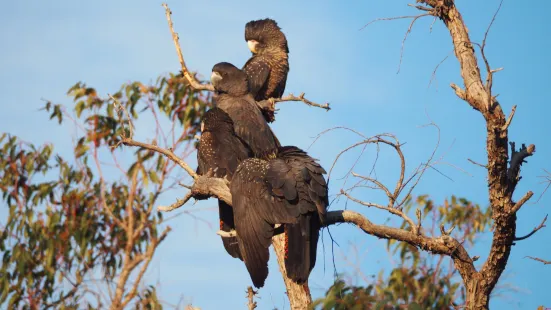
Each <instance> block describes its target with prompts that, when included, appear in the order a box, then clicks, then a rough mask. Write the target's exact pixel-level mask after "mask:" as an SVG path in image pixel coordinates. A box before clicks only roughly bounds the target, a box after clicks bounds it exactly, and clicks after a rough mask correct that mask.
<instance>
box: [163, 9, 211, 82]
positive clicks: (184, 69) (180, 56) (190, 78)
mask: <svg viewBox="0 0 551 310" xmlns="http://www.w3.org/2000/svg"><path fill="white" fill-rule="evenodd" d="M162 6H163V7H164V8H165V14H166V20H167V22H168V28H170V33H171V34H172V41H174V46H175V47H176V53H177V54H178V60H180V66H182V74H183V75H184V77H185V78H186V80H187V81H188V82H189V84H190V85H191V87H193V88H195V89H197V90H208V91H214V87H212V85H210V84H201V83H199V81H197V79H195V76H194V75H192V74H191V73H190V72H189V70H188V68H187V67H186V63H185V61H184V55H183V54H182V49H181V48H180V43H179V42H178V41H179V36H178V34H177V33H176V32H175V31H174V24H173V23H172V18H171V17H170V16H171V15H172V11H170V8H168V5H167V4H166V3H163V4H162Z"/></svg>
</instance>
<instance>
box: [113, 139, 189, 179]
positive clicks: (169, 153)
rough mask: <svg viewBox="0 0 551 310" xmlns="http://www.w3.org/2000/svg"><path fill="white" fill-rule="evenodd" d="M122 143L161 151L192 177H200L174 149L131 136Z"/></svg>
mask: <svg viewBox="0 0 551 310" xmlns="http://www.w3.org/2000/svg"><path fill="white" fill-rule="evenodd" d="M122 143H123V144H124V145H129V146H137V147H141V148H144V149H148V150H152V151H155V152H157V153H161V154H163V155H165V156H166V157H168V159H170V160H172V161H173V162H175V163H176V164H178V165H179V166H180V167H182V168H183V169H184V170H185V171H186V172H187V173H188V174H189V175H190V176H191V177H192V178H194V179H197V178H198V175H197V173H195V171H194V170H193V169H191V167H190V166H189V165H188V164H187V163H186V162H185V161H183V160H182V159H180V158H179V157H178V156H176V154H174V152H173V151H172V149H164V148H162V147H159V146H157V145H153V144H148V143H143V142H138V141H135V140H132V139H130V138H122Z"/></svg>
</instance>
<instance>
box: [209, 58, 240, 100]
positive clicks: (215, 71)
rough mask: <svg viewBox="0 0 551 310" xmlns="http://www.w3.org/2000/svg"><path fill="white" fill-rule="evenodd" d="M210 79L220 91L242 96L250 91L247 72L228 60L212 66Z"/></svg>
mask: <svg viewBox="0 0 551 310" xmlns="http://www.w3.org/2000/svg"><path fill="white" fill-rule="evenodd" d="M210 81H211V83H212V86H214V89H215V90H216V91H217V92H219V93H226V94H230V95H235V96H241V95H245V94H247V93H248V92H249V82H248V80H247V74H246V73H245V72H243V71H241V70H240V69H239V68H237V67H236V66H234V65H232V64H230V63H228V62H220V63H217V64H216V65H214V67H212V74H211V76H210Z"/></svg>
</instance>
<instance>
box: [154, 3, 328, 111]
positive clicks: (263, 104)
mask: <svg viewBox="0 0 551 310" xmlns="http://www.w3.org/2000/svg"><path fill="white" fill-rule="evenodd" d="M162 6H163V7H164V8H165V15H166V20H167V22H168V28H169V29H170V34H171V35H172V41H174V47H175V48H176V53H177V54H178V60H179V61H180V66H181V71H182V75H183V76H184V78H185V79H186V80H187V81H188V83H189V84H190V86H191V87H193V88H194V89H196V90H205V91H211V92H213V91H214V87H213V86H212V85H211V84H210V83H205V84H202V83H200V82H199V81H198V80H197V79H196V78H195V75H194V74H192V73H190V71H189V70H188V68H187V66H186V63H185V61H184V55H183V54H182V48H181V47H180V42H179V38H180V37H179V36H178V33H177V32H176V31H174V23H173V22H172V17H171V15H172V11H171V10H170V8H169V7H168V5H167V4H166V3H163V4H162ZM270 101H272V102H273V103H277V102H286V101H301V102H303V103H305V104H307V105H309V106H312V107H318V108H322V109H325V110H327V111H329V110H330V109H331V108H330V107H329V103H324V104H319V103H315V102H313V101H310V100H308V99H306V98H304V93H302V94H300V95H299V96H298V97H297V96H294V95H293V94H289V95H287V96H283V97H281V98H270V99H269V100H264V101H263V102H260V103H259V106H260V107H261V108H262V109H267V110H270V111H274V107H273V104H271V103H270Z"/></svg>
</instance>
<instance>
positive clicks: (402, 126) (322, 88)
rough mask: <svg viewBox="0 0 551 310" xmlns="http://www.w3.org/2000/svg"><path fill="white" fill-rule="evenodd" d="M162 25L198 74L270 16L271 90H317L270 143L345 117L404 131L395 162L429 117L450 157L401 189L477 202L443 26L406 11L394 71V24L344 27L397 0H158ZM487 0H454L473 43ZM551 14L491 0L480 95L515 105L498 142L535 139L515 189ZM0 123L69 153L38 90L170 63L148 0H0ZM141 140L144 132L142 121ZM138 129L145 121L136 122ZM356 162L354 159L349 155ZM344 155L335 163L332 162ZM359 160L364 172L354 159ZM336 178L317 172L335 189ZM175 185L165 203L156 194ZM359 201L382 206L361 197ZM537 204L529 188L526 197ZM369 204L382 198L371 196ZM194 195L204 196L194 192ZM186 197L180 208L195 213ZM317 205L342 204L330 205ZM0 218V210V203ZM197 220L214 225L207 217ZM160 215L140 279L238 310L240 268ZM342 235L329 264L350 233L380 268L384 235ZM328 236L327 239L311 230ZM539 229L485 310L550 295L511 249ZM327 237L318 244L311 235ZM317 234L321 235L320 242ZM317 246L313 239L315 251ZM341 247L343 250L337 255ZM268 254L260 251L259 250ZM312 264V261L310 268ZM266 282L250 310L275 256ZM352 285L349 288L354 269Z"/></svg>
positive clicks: (539, 274)
mask: <svg viewBox="0 0 551 310" xmlns="http://www.w3.org/2000/svg"><path fill="white" fill-rule="evenodd" d="M168 4H169V6H170V7H171V9H172V11H173V13H174V14H173V20H174V23H175V27H176V30H177V31H178V32H179V34H180V38H181V44H182V49H183V52H184V56H185V58H186V60H187V65H188V67H189V68H190V69H192V70H197V71H198V72H200V73H201V74H203V76H208V74H209V73H210V69H211V67H212V65H214V64H215V63H217V62H220V61H229V62H232V63H234V64H236V65H238V66H241V65H242V64H243V63H244V62H245V61H246V60H247V58H248V57H249V52H248V50H247V48H246V43H245V41H244V39H243V27H244V24H245V23H246V22H247V21H249V20H252V19H258V18H264V17H271V18H274V19H276V20H277V21H278V23H279V25H280V26H281V27H282V28H283V31H284V32H285V33H286V35H287V39H288V41H289V47H290V64H291V71H290V73H289V78H288V82H287V89H286V92H287V93H289V92H292V93H295V94H297V93H300V92H303V91H304V92H306V94H307V96H308V97H309V98H310V99H312V100H314V101H320V102H322V101H329V102H331V105H332V108H333V109H332V110H331V111H330V112H324V111H322V110H318V109H312V108H308V107H306V106H304V105H303V104H301V103H291V102H287V103H282V104H281V105H280V108H281V111H280V112H279V114H278V121H277V122H276V123H275V124H274V126H273V127H274V131H275V132H276V134H277V135H278V137H279V138H280V140H281V141H282V142H283V143H284V144H288V145H297V146H300V147H302V148H307V147H308V146H309V145H310V143H311V142H312V138H313V137H314V136H315V135H316V134H318V133H319V132H321V131H322V130H324V129H327V128H331V127H334V126H341V125H345V126H348V127H351V128H354V129H357V130H359V131H361V132H363V133H364V134H366V135H374V134H377V133H383V132H391V133H393V134H396V135H397V136H398V137H399V139H400V141H402V142H407V145H406V146H405V150H404V151H405V152H406V156H407V158H408V162H409V169H410V170H409V171H411V169H413V168H414V167H415V166H416V165H417V164H419V163H420V162H421V161H423V160H426V158H427V157H428V156H429V155H430V153H431V152H432V149H433V147H434V145H435V143H436V139H437V135H436V132H435V131H434V130H432V129H430V128H421V127H420V126H421V125H423V124H426V123H428V122H429V119H428V117H427V115H428V116H430V118H431V119H432V120H433V121H434V122H435V123H437V124H438V125H439V126H440V129H441V142H440V149H439V151H438V153H437V155H438V156H441V155H443V154H444V153H445V155H446V156H445V161H446V162H448V163H451V164H453V165H456V166H459V167H461V168H462V169H464V170H466V171H467V172H468V174H466V173H463V172H460V171H458V170H456V169H453V168H451V167H449V166H445V165H443V166H440V167H439V169H440V170H441V171H442V172H444V173H445V174H446V175H447V176H449V177H450V178H451V179H452V180H450V179H448V178H445V177H443V176H441V175H440V174H438V173H436V172H433V171H429V172H428V173H427V174H426V177H425V178H424V179H423V181H422V182H421V183H420V185H419V186H418V187H417V189H416V190H415V192H414V194H425V193H428V194H430V195H431V197H432V198H433V199H435V200H436V201H437V202H441V201H443V199H444V198H445V197H449V196H450V195H452V194H455V195H458V196H464V197H467V198H469V199H471V200H473V201H474V202H476V203H480V204H482V205H486V204H487V200H488V198H487V189H486V188H487V187H486V182H485V181H486V180H485V177H486V175H485V171H484V170H483V169H482V168H480V167H477V166H474V165H472V164H470V163H469V162H468V161H467V158H471V159H473V160H475V161H478V162H484V161H485V149H484V147H485V127H484V122H483V119H482V117H481V116H480V115H479V114H478V113H477V112H476V111H474V110H472V109H471V108H470V107H469V106H468V105H467V104H466V103H464V102H462V101H460V100H459V99H457V98H456V96H455V95H454V94H453V92H452V91H451V89H450V88H449V87H448V85H449V83H450V82H454V83H457V84H460V85H461V84H462V81H461V78H460V76H459V72H458V63H457V60H456V59H455V58H454V56H453V54H452V53H451V52H452V45H451V40H450V38H449V34H448V33H447V30H446V29H445V27H444V26H443V25H442V24H441V23H440V22H439V21H437V22H436V23H435V24H434V26H433V27H432V32H430V27H431V23H432V19H430V18H425V19H421V20H419V21H418V22H417V23H416V25H415V26H414V28H413V31H412V33H411V34H410V35H409V37H408V39H407V41H406V45H405V49H404V55H403V61H402V67H401V71H400V73H399V74H396V72H397V69H398V65H399V59H400V48H401V44H402V39H403V36H404V33H405V32H406V30H407V27H408V25H409V20H397V21H381V22H378V23H374V24H372V25H371V26H369V27H368V28H367V29H365V30H362V31H359V28H361V27H362V26H363V25H364V24H366V23H367V22H369V21H370V20H373V19H375V18H379V17H390V16H399V15H412V14H416V13H417V12H416V11H415V10H414V9H411V8H409V7H407V1H379V2H375V1H347V3H346V5H343V4H342V2H340V3H337V2H336V1H333V2H330V1H316V2H313V1H302V2H300V3H299V2H292V1H278V2H275V1H272V2H260V1H241V2H239V4H237V3H236V2H235V1H233V2H230V1H195V2H191V1H172V2H168ZM498 4H499V1H497V0H487V1H473V0H470V1H459V2H458V6H459V8H460V10H461V12H462V13H463V17H464V20H465V22H466V24H467V26H468V28H469V31H470V34H471V38H472V39H473V40H474V41H476V42H480V41H481V40H482V38H483V35H484V32H485V30H486V27H487V25H488V24H489V22H490V20H491V18H492V15H493V13H494V11H495V9H496V8H497V6H498ZM549 9H551V4H549V2H548V1H544V0H538V1H532V2H530V5H526V4H523V3H522V2H518V1H517V2H513V1H505V2H504V4H503V7H502V10H501V13H500V15H499V16H498V18H497V20H496V22H495V24H494V26H493V28H492V30H491V32H490V36H489V39H488V47H487V52H486V54H487V56H488V58H489V60H490V63H491V65H492V66H493V67H494V68H496V67H504V70H503V71H502V72H499V73H497V74H496V76H495V79H494V92H495V93H498V94H500V96H499V100H500V102H501V104H502V106H503V109H504V110H505V111H506V113H507V114H508V113H509V111H510V109H511V107H512V106H513V105H514V104H516V105H518V108H517V112H516V115H515V118H514V121H513V123H512V125H511V127H510V138H511V139H512V140H513V141H516V142H517V143H518V144H520V143H527V144H529V143H534V144H536V146H537V152H536V154H535V156H533V157H531V158H530V159H529V163H528V164H526V165H524V166H523V173H522V175H523V179H522V181H521V182H520V184H519V186H518V189H517V192H516V198H519V197H520V196H521V195H523V194H524V193H525V192H526V191H527V190H529V189H530V190H533V191H534V192H535V194H536V195H535V197H536V198H537V197H539V195H540V194H541V192H542V191H543V189H544V188H545V185H544V184H540V183H539V182H540V178H538V176H541V175H543V174H544V172H543V170H542V169H548V170H550V169H551V164H550V163H549V162H548V161H547V159H548V158H549V155H550V154H551V143H549V138H548V134H549V133H550V129H551V128H550V127H551V124H550V123H549V122H548V115H549V114H550V112H551V108H549V104H548V103H547V101H548V98H547V96H546V95H545V89H547V87H548V83H549V81H550V80H549V78H548V72H549V71H550V69H551V60H550V59H549V56H545V55H550V49H551V40H549V38H550V36H551V26H550V25H549V24H548V23H544V22H543V21H544V20H546V19H547V13H546V12H548V11H549ZM0 26H1V27H0V42H1V43H0V44H1V46H2V48H0V102H1V105H2V108H3V113H1V115H0V131H1V132H10V133H12V134H15V135H17V136H20V137H21V138H23V139H25V140H27V141H31V142H34V143H37V144H41V143H44V142H52V143H54V145H55V147H56V150H57V152H60V153H62V154H67V155H68V154H70V152H71V135H72V133H73V131H71V128H70V127H67V126H61V127H60V126H56V125H54V124H53V123H52V122H48V121H47V120H46V117H44V115H43V112H39V111H38V108H40V107H41V106H42V105H43V102H42V101H41V98H47V99H49V100H53V101H55V102H57V103H65V104H67V105H68V106H70V105H71V101H70V100H69V98H67V97H66V95H65V93H66V91H67V89H68V88H69V87H70V86H72V85H73V84H74V83H75V82H77V81H83V82H86V83H87V84H88V85H90V86H93V87H95V88H96V89H97V90H98V91H99V93H100V94H104V95H106V94H107V93H108V92H114V91H116V90H117V89H118V88H119V87H120V85H121V84H122V83H124V82H129V81H135V80H138V81H142V82H150V81H153V80H154V79H155V78H156V77H157V76H159V75H160V74H165V73H167V72H174V71H176V70H178V68H179V64H178V59H177V57H176V53H175V51H174V46H173V43H172V40H171V38H170V34H169V32H168V28H167V25H166V20H165V16H164V10H163V8H162V7H161V2H160V1H132V2H130V1H119V2H116V3H115V2H111V1H105V0H102V1H95V2H76V1H55V2H38V1H34V2H22V1H11V2H6V3H3V5H2V10H0ZM448 55H449V57H448V59H447V60H446V61H445V62H443V64H442V65H440V67H439V69H438V71H437V73H436V77H435V81H433V83H432V85H431V86H430V87H428V84H429V81H430V79H431V76H432V73H433V70H434V68H435V66H436V65H437V64H438V63H440V61H441V60H442V59H444V58H445V57H446V56H448ZM142 130H143V132H144V138H147V130H148V128H144V129H142ZM150 130H153V127H151V128H150ZM356 140H357V139H356V138H355V137H354V136H353V135H351V134H346V133H342V132H339V133H331V134H328V135H327V136H325V137H324V138H323V139H322V140H320V141H319V142H317V143H316V144H315V145H314V146H313V147H312V148H311V149H310V150H309V151H310V153H311V154H312V156H314V157H316V158H320V160H321V163H322V164H323V165H324V166H325V167H327V168H328V167H330V165H331V163H332V161H333V159H334V158H335V156H336V154H337V153H338V152H339V150H341V149H343V148H344V147H346V146H348V145H350V144H351V143H353V142H355V141H356ZM374 152H375V149H368V151H367V152H366V157H365V158H364V159H363V160H362V164H361V165H360V167H358V169H362V168H364V169H369V168H368V167H370V162H369V160H370V159H372V158H373V156H374ZM353 159H354V158H353V157H348V158H347V159H346V160H345V161H343V162H342V163H340V164H339V165H338V166H337V168H336V170H335V175H336V176H337V177H340V176H342V175H343V174H344V173H345V171H346V169H347V168H348V167H349V166H350V164H351V162H350V161H351V160H353ZM364 160H365V162H364ZM347 161H348V162H347ZM396 165H397V162H396V158H395V156H394V155H390V153H382V156H381V158H380V159H379V166H378V168H377V175H378V176H379V177H380V178H381V180H383V181H386V182H392V181H394V180H395V175H396V173H397V169H396ZM364 171H365V170H364ZM338 185H339V181H336V182H334V183H332V186H333V187H332V188H331V192H332V193H335V192H337V191H338V189H339V188H340V187H338ZM549 195H551V192H550V193H548V194H546V195H545V196H543V198H542V199H541V200H540V201H539V202H538V203H537V204H533V203H528V204H527V205H525V206H524V207H523V209H522V211H520V213H519V216H518V217H519V219H518V232H519V234H524V233H528V232H529V231H530V230H531V229H533V227H535V226H536V225H537V224H539V222H540V221H541V219H542V218H543V216H545V214H547V212H549V211H548V208H549V206H548V205H549V204H550V203H551V197H550V196H549ZM175 197H176V196H175V194H173V195H168V196H167V197H165V198H164V199H166V200H165V201H166V202H170V201H172V200H173V199H174V198H175ZM358 197H360V198H364V199H369V200H375V201H381V199H382V197H381V196H380V195H378V194H375V193H371V192H368V193H362V194H358ZM535 200H536V199H533V200H532V202H534V201H535ZM382 202H384V201H382ZM198 206H204V207H214V206H215V202H214V201H209V202H206V203H201V204H198ZM198 206H196V207H192V206H187V207H186V208H190V209H191V208H198ZM348 207H349V208H353V209H354V210H358V211H361V212H362V213H364V214H365V215H366V216H368V217H369V218H370V219H371V220H373V221H374V222H377V223H384V222H385V221H386V219H387V218H388V216H387V215H386V214H383V213H380V212H375V211H374V210H372V209H365V208H363V207H358V206H354V205H353V204H352V203H348ZM331 208H332V209H341V208H344V200H341V202H340V203H338V204H336V205H333V206H332V207H331ZM0 214H5V213H4V210H0ZM201 216H203V217H204V218H206V219H208V221H209V222H210V223H212V224H213V225H214V226H213V227H215V226H216V225H215V224H216V213H215V212H212V211H204V212H202V213H201ZM170 225H171V226H172V227H173V228H174V232H172V233H171V235H170V236H169V238H168V240H167V241H166V242H165V243H164V244H163V245H162V246H161V249H160V250H159V252H158V253H157V255H156V257H155V262H154V263H153V264H152V266H151V268H150V270H149V272H148V273H147V281H149V282H150V283H157V285H158V289H159V291H160V294H161V296H162V297H163V299H164V300H166V301H168V302H170V303H176V302H177V301H178V299H179V298H180V296H182V295H183V296H184V298H185V300H186V301H187V302H193V304H194V305H196V306H199V307H202V309H221V308H224V309H240V308H243V307H244V303H245V298H244V296H245V295H244V291H245V289H246V287H247V286H248V285H250V280H249V277H248V275H247V273H246V271H245V268H244V266H243V265H242V263H240V262H239V261H237V260H235V259H231V258H230V257H229V256H227V255H226V254H225V252H224V249H223V247H222V246H221V243H220V240H219V238H218V236H216V235H215V234H214V232H215V230H214V228H213V227H209V226H207V225H204V224H202V223H200V222H197V221H195V220H193V219H192V218H191V217H186V216H181V217H179V218H177V219H175V220H173V221H171V223H170ZM332 233H333V235H334V236H335V237H336V240H337V241H338V242H339V244H340V245H341V247H340V249H337V251H336V264H337V268H338V271H339V272H349V273H353V271H352V270H351V269H350V268H348V267H347V264H346V262H345V261H344V260H343V259H342V255H341V253H343V254H345V255H346V254H350V253H351V250H350V246H349V245H350V244H354V243H355V244H357V246H358V248H359V250H360V252H364V253H367V254H365V255H363V260H362V261H361V262H360V263H361V270H362V272H363V273H365V274H367V275H373V274H377V273H378V272H379V270H381V269H382V268H386V269H388V268H390V267H391V266H392V264H391V262H389V259H388V255H387V253H386V251H385V248H384V244H385V243H384V241H382V240H377V239H376V238H373V237H371V236H367V235H364V234H360V233H358V232H357V231H356V230H355V229H353V228H352V227H347V226H343V225H341V226H339V227H334V228H332ZM325 236H326V237H327V234H325ZM550 238H551V230H549V229H544V230H542V231H540V232H538V233H537V234H536V235H535V236H533V237H532V238H530V239H528V240H526V241H521V242H518V243H517V245H516V246H514V248H513V251H512V254H511V258H510V261H509V265H508V268H507V270H506V272H505V274H504V276H503V277H502V279H501V282H500V285H502V286H503V287H505V286H510V285H513V286H514V288H515V289H514V290H513V291H512V290H502V291H501V295H500V296H498V297H496V298H494V299H493V300H492V304H491V305H492V308H496V309H534V308H536V307H537V306H538V305H542V304H544V305H546V306H548V307H549V306H551V296H550V295H549V294H548V289H546V288H545V287H548V279H549V278H551V268H550V267H545V266H543V265H541V264H539V263H537V262H534V261H531V260H527V259H524V256H526V255H532V256H538V257H542V258H547V259H551V246H550V245H549V240H550ZM326 240H328V239H327V238H326ZM490 241H491V239H490V237H489V236H488V235H485V236H482V237H481V238H480V240H479V243H478V244H477V246H476V247H475V248H474V249H473V250H471V254H472V255H480V256H481V260H484V259H485V257H486V256H487V252H488V248H489V244H490ZM328 245H329V243H328V242H326V249H328ZM320 251H321V246H320ZM330 254H331V253H330V251H329V250H327V251H326V254H325V261H324V260H323V259H322V258H321V256H320V259H319V260H318V263H317V265H316V268H315V270H314V272H313V274H312V276H311V279H310V282H311V288H312V292H313V294H314V297H317V296H320V295H321V294H323V292H324V291H325V289H326V288H327V287H328V286H329V285H330V284H331V283H332V281H333V271H332V263H331V259H330ZM350 257H351V256H349V258H350ZM274 260H275V259H274ZM324 266H325V268H324ZM270 270H271V273H270V276H269V278H268V281H267V283H266V287H265V288H263V289H262V290H261V291H260V296H261V299H260V300H259V305H260V309H270V307H272V308H273V307H274V306H277V307H278V308H279V309H283V308H284V307H287V308H288V304H285V295H284V286H283V282H282V280H281V278H280V277H279V275H278V272H277V267H276V265H275V264H274V261H272V262H271V269H270ZM357 284H363V283H362V282H361V281H360V280H358V282H357Z"/></svg>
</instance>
